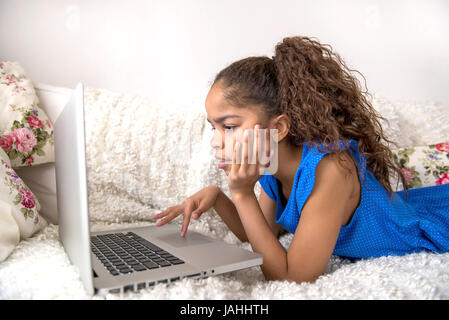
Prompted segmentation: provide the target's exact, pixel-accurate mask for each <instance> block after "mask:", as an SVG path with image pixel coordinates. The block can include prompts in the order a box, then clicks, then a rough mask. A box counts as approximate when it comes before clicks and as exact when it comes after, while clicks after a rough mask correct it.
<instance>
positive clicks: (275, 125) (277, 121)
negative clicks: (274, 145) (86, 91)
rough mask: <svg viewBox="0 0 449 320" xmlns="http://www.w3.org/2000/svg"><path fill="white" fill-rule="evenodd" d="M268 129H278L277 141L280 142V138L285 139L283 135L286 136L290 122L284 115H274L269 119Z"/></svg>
mask: <svg viewBox="0 0 449 320" xmlns="http://www.w3.org/2000/svg"><path fill="white" fill-rule="evenodd" d="M270 122H271V123H270V129H277V130H278V141H277V142H278V143H279V142H281V141H282V140H284V139H285V137H287V135H288V133H289V131H290V126H291V122H290V119H289V118H288V117H287V116H286V115H284V114H281V115H279V116H277V117H275V118H274V119H272V120H271V121H270Z"/></svg>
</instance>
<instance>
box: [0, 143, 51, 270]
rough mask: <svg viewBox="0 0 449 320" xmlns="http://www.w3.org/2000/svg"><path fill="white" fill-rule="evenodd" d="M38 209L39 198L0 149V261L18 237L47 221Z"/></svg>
mask: <svg viewBox="0 0 449 320" xmlns="http://www.w3.org/2000/svg"><path fill="white" fill-rule="evenodd" d="M39 210H40V204H39V201H38V200H37V198H36V197H35V196H34V194H33V192H31V190H30V189H29V188H28V187H27V186H26V185H25V183H23V181H22V179H20V177H19V176H18V175H17V174H16V172H15V171H14V170H13V169H12V168H11V163H10V160H9V158H8V156H7V155H6V153H5V152H4V151H3V150H1V149H0V262H1V261H3V260H5V259H6V258H7V257H8V256H9V255H10V253H11V252H12V251H13V250H14V248H15V246H16V245H17V244H18V243H19V241H20V239H26V238H29V237H31V236H32V235H33V234H35V233H36V232H38V231H40V230H42V229H43V228H44V227H45V226H46V225H47V221H45V219H43V218H42V217H41V216H40V215H39Z"/></svg>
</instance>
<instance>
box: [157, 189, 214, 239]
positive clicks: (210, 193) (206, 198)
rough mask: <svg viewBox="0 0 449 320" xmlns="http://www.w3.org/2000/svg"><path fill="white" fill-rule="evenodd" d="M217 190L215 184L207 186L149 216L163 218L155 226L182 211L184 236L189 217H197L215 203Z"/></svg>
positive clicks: (171, 218) (160, 224)
mask: <svg viewBox="0 0 449 320" xmlns="http://www.w3.org/2000/svg"><path fill="white" fill-rule="evenodd" d="M219 192H220V189H219V188H218V187H217V186H208V187H206V188H203V189H201V190H200V191H198V192H197V193H195V194H194V195H192V196H190V197H188V198H187V199H186V200H184V202H183V203H181V204H179V205H177V206H173V207H169V208H167V209H165V210H164V211H162V212H161V213H159V214H156V215H154V216H152V217H151V218H152V219H160V218H164V219H162V220H159V221H158V222H157V223H156V226H158V227H160V226H163V225H164V224H166V223H168V222H170V221H171V220H173V219H174V218H176V217H177V216H179V215H180V214H181V213H184V221H183V223H182V229H181V237H184V236H185V234H186V232H187V228H188V226H189V223H190V217H192V218H193V219H198V218H199V217H200V216H201V215H202V214H203V213H204V212H206V211H207V210H209V209H210V208H211V207H212V206H213V205H214V204H215V201H216V199H217V196H218V194H219Z"/></svg>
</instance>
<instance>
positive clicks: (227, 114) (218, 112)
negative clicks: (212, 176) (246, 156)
mask: <svg viewBox="0 0 449 320" xmlns="http://www.w3.org/2000/svg"><path fill="white" fill-rule="evenodd" d="M206 112H207V121H209V123H210V124H211V125H212V129H213V131H214V135H213V137H212V139H211V141H210V144H211V146H212V148H213V149H214V150H215V158H217V160H219V163H218V167H219V168H220V169H223V170H224V171H225V172H226V175H228V174H229V171H230V169H231V164H230V163H231V162H232V154H233V150H234V144H233V141H234V138H235V139H236V141H240V142H241V141H242V137H243V132H244V131H245V129H254V126H255V125H256V124H259V125H260V126H261V128H266V124H267V117H266V116H265V115H264V114H263V112H261V111H260V109H259V107H257V106H248V107H246V108H238V107H234V106H231V105H230V104H229V103H228V102H227V101H226V100H225V99H224V97H223V90H222V89H221V87H220V86H219V85H214V86H212V88H211V89H210V91H209V94H208V95H207V98H206ZM225 161H226V163H225Z"/></svg>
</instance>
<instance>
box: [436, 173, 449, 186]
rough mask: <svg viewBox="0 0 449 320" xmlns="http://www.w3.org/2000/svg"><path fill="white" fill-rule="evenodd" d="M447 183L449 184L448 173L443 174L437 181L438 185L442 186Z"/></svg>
mask: <svg viewBox="0 0 449 320" xmlns="http://www.w3.org/2000/svg"><path fill="white" fill-rule="evenodd" d="M446 183H449V176H448V174H447V173H443V175H442V176H441V177H440V178H439V179H438V180H437V181H435V184H436V185H442V184H446Z"/></svg>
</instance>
